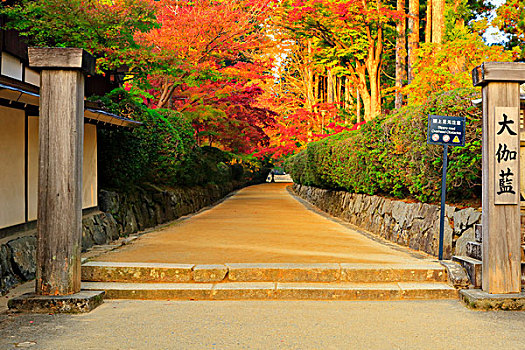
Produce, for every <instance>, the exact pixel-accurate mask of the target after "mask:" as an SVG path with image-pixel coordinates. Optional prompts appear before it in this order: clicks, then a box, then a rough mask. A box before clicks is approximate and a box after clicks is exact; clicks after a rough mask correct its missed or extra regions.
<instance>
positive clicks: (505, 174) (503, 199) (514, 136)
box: [493, 107, 520, 204]
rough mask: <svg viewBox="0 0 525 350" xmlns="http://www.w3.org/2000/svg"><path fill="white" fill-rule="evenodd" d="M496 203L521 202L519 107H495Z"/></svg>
mask: <svg viewBox="0 0 525 350" xmlns="http://www.w3.org/2000/svg"><path fill="white" fill-rule="evenodd" d="M494 111H495V118H494V131H495V132H496V134H495V137H494V140H495V144H494V154H493V157H494V160H495V162H494V175H495V176H496V182H495V185H496V188H495V191H494V204H518V203H519V185H518V183H519V182H518V174H519V156H520V138H519V133H520V129H519V114H518V109H517V108H512V107H495V108H494Z"/></svg>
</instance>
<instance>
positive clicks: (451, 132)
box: [427, 115, 465, 260]
mask: <svg viewBox="0 0 525 350" xmlns="http://www.w3.org/2000/svg"><path fill="white" fill-rule="evenodd" d="M427 143H428V144H436V145H443V173H442V176H441V212H440V214H439V247H438V257H439V260H443V255H444V252H443V250H444V249H443V247H444V237H445V200H446V198H447V167H448V146H461V147H462V146H465V118H464V117H450V116H444V115H429V116H428V131H427ZM450 243H452V242H450ZM451 253H452V252H451V251H448V252H447V259H449V258H450V254H451Z"/></svg>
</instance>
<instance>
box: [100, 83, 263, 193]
mask: <svg viewBox="0 0 525 350" xmlns="http://www.w3.org/2000/svg"><path fill="white" fill-rule="evenodd" d="M98 99H99V101H100V102H102V103H103V104H104V106H105V109H107V110H108V111H110V112H112V113H116V114H119V115H121V116H124V117H127V118H130V119H133V120H136V121H140V122H142V123H143V124H142V125H141V126H138V127H136V128H134V129H133V130H131V131H130V130H123V129H105V128H100V129H99V133H98V145H99V146H98V147H99V154H100V157H99V178H100V182H101V185H102V186H104V187H107V188H115V187H116V188H126V187H133V186H135V185H136V184H140V183H144V182H150V183H154V184H157V185H165V186H197V185H206V184H210V183H213V184H223V183H225V182H230V181H232V180H236V181H247V182H248V181H251V180H254V179H255V178H256V177H257V176H258V172H261V171H264V170H263V167H262V164H261V162H259V161H257V160H256V159H255V158H253V159H252V158H251V157H249V156H238V155H235V154H232V153H229V152H225V151H222V150H220V149H218V148H215V147H209V146H204V147H199V146H198V145H197V142H196V140H195V131H194V129H193V127H192V125H191V123H190V122H189V121H188V120H186V119H185V118H184V115H182V114H180V113H178V112H175V111H172V110H166V109H155V110H153V109H149V108H147V107H146V106H144V104H143V103H142V98H141V97H140V96H134V95H133V94H132V93H129V92H127V91H125V90H124V89H116V90H114V91H112V92H111V93H109V94H108V95H106V96H104V97H98Z"/></svg>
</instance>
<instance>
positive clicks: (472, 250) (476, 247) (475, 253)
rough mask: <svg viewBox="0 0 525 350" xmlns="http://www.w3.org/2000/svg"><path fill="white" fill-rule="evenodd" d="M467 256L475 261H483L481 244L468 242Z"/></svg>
mask: <svg viewBox="0 0 525 350" xmlns="http://www.w3.org/2000/svg"><path fill="white" fill-rule="evenodd" d="M467 256H468V257H470V258H473V259H477V260H481V243H478V242H467Z"/></svg>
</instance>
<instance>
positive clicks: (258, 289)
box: [82, 282, 458, 300]
mask: <svg viewBox="0 0 525 350" xmlns="http://www.w3.org/2000/svg"><path fill="white" fill-rule="evenodd" d="M82 289H83V290H88V291H104V292H105V293H106V298H108V299H142V300H241V299H252V300H404V299H456V298H458V292H457V290H456V289H454V288H453V287H450V286H448V285H447V284H445V283H435V282H434V283H426V282H419V283H410V282H397V283H396V282H390V283H350V282H346V283H294V282H284V283H281V282H228V283H118V282H107V283H106V282H83V283H82Z"/></svg>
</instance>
